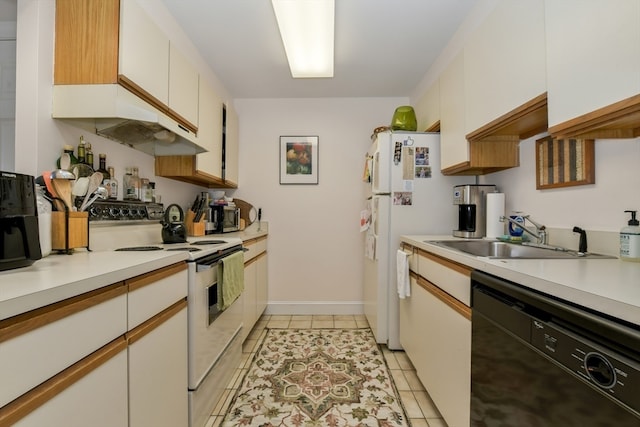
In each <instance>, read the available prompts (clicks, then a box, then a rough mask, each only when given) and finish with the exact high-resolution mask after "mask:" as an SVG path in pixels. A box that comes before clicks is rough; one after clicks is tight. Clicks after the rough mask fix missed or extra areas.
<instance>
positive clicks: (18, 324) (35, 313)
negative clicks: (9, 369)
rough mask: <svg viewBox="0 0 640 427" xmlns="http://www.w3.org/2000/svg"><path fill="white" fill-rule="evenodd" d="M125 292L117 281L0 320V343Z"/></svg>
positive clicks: (124, 287)
mask: <svg viewBox="0 0 640 427" xmlns="http://www.w3.org/2000/svg"><path fill="white" fill-rule="evenodd" d="M126 292H127V288H126V286H125V285H124V282H118V283H115V284H113V285H109V286H105V287H103V288H100V289H96V290H94V291H91V292H87V293H84V294H82V295H78V296H75V297H72V298H68V299H66V300H63V301H60V302H57V303H53V304H50V305H47V306H45V307H41V308H38V309H35V310H32V311H29V312H26V313H23V314H19V315H17V316H13V317H10V318H8V319H5V320H2V321H0V343H2V342H4V341H8V340H10V339H11V338H14V337H17V336H19V335H22V334H26V333H28V332H31V331H33V330H35V329H38V328H40V327H41V326H44V325H47V324H49V323H53V322H55V321H57V320H60V319H62V318H65V317H67V316H71V315H73V314H75V313H78V312H80V311H83V310H87V309H89V308H91V307H93V306H96V305H98V304H100V303H103V302H105V301H108V300H110V299H113V298H116V297H118V296H120V295H124V294H125V293H126Z"/></svg>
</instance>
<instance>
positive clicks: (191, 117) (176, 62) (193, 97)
mask: <svg viewBox="0 0 640 427" xmlns="http://www.w3.org/2000/svg"><path fill="white" fill-rule="evenodd" d="M169 46H170V50H169V104H168V105H169V108H170V109H171V110H173V111H174V112H175V113H176V114H179V115H180V116H182V117H183V118H184V119H185V120H187V121H188V122H190V123H192V124H193V125H194V126H196V127H197V126H198V87H199V85H198V83H199V82H198V80H199V78H198V70H197V69H196V68H195V67H194V66H193V65H192V64H191V63H190V62H189V61H188V60H187V58H185V57H184V55H183V54H182V53H180V51H179V50H178V49H177V48H176V47H175V46H174V45H173V44H170V45H169Z"/></svg>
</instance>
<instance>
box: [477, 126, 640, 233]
mask: <svg viewBox="0 0 640 427" xmlns="http://www.w3.org/2000/svg"><path fill="white" fill-rule="evenodd" d="M536 139H537V138H536V137H534V138H531V139H528V140H525V141H522V142H521V143H520V167H518V168H513V169H508V170H506V171H502V172H497V173H493V174H490V175H485V176H484V177H482V181H483V182H485V183H491V184H496V185H498V187H499V189H500V190H501V191H503V192H504V193H505V198H506V210H507V212H508V211H511V210H518V211H523V212H526V213H528V214H530V215H531V218H533V219H534V220H537V221H539V222H541V223H543V224H545V225H546V226H548V227H552V228H566V229H572V228H573V227H574V226H578V227H580V228H584V229H586V230H597V231H612V232H618V231H619V230H620V228H622V227H623V226H624V225H626V221H627V218H628V216H629V214H625V213H624V211H625V210H638V211H640V171H639V170H638V166H639V165H640V140H639V139H626V140H596V144H595V164H596V165H595V172H596V179H595V184H589V185H580V186H575V187H561V188H556V189H548V190H536V170H535V158H536V155H535V140H536Z"/></svg>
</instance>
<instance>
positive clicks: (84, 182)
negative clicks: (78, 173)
mask: <svg viewBox="0 0 640 427" xmlns="http://www.w3.org/2000/svg"><path fill="white" fill-rule="evenodd" d="M88 189H89V178H88V177H86V176H82V177H80V178H78V179H76V182H75V183H74V184H73V190H72V194H73V195H74V196H76V197H82V196H85V195H86V194H87V190H88Z"/></svg>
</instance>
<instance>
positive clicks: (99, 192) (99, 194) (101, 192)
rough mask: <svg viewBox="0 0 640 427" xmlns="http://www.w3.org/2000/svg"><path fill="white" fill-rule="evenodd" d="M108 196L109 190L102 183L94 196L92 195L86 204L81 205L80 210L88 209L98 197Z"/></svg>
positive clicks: (102, 198) (103, 198)
mask: <svg viewBox="0 0 640 427" xmlns="http://www.w3.org/2000/svg"><path fill="white" fill-rule="evenodd" d="M107 197H109V191H108V190H107V189H106V188H105V187H103V186H102V185H101V186H99V187H98V188H97V189H96V191H95V192H94V193H93V196H91V198H90V199H89V201H88V202H87V203H86V204H84V203H83V204H82V206H80V212H84V211H86V210H87V208H88V207H89V206H91V205H92V204H93V202H95V201H96V200H98V199H101V200H105V199H106V198H107Z"/></svg>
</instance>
